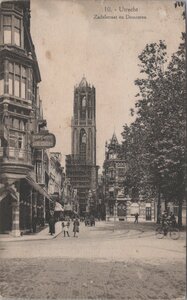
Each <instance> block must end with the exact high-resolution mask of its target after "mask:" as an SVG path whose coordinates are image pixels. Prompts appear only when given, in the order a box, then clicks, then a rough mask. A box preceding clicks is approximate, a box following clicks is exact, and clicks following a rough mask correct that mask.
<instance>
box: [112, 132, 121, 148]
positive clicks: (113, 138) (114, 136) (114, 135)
mask: <svg viewBox="0 0 187 300" xmlns="http://www.w3.org/2000/svg"><path fill="white" fill-rule="evenodd" d="M110 144H117V145H118V144H119V143H118V139H117V137H116V134H115V132H114V133H113V136H112V139H111V142H110Z"/></svg>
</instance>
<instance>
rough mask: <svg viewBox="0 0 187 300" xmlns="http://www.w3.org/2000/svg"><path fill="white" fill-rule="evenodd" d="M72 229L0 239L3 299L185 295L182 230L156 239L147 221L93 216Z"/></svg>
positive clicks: (0, 270) (138, 297) (152, 297)
mask: <svg viewBox="0 0 187 300" xmlns="http://www.w3.org/2000/svg"><path fill="white" fill-rule="evenodd" d="M70 235H71V236H70V238H68V237H66V238H64V237H63V236H62V234H61V233H60V234H59V235H58V236H57V237H56V238H54V239H52V240H50V241H49V240H41V241H40V240H38V241H14V242H1V244H0V257H1V262H0V290H1V296H2V299H3V298H4V297H6V298H7V297H8V298H12V299H15V298H16V297H19V298H24V299H25V298H29V299H32V298H33V299H37V298H42V299H45V298H46V299H57V298H59V299H75V298H77V299H142V300H144V299H184V295H185V253H186V248H185V232H182V233H181V237H180V239H179V240H172V239H170V237H169V236H167V237H165V238H164V239H162V240H159V239H156V237H155V233H154V227H153V226H152V225H149V224H146V225H144V224H143V225H142V224H128V223H123V222H121V223H120V222H116V223H115V224H114V223H105V222H96V227H85V226H84V224H81V226H80V234H79V237H78V238H74V237H73V233H72V227H71V228H70ZM150 279H151V280H150Z"/></svg>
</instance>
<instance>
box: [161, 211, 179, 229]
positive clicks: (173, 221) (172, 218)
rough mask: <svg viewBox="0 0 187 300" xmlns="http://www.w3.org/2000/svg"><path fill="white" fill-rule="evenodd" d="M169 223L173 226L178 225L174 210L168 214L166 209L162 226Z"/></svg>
mask: <svg viewBox="0 0 187 300" xmlns="http://www.w3.org/2000/svg"><path fill="white" fill-rule="evenodd" d="M168 223H169V224H170V225H171V226H173V227H175V226H176V217H175V215H174V213H173V212H170V214H168V212H167V211H166V210H164V212H163V214H162V216H161V224H162V226H166V225H168Z"/></svg>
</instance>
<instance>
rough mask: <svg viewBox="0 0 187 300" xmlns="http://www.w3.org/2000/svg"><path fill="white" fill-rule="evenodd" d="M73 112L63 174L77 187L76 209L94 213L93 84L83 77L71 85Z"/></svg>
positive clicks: (94, 124) (95, 172)
mask: <svg viewBox="0 0 187 300" xmlns="http://www.w3.org/2000/svg"><path fill="white" fill-rule="evenodd" d="M73 112H74V113H73V118H72V123H71V129H72V154H71V155H67V157H66V176H67V177H68V178H70V182H71V184H72V186H73V188H75V189H76V190H77V199H78V203H79V213H80V215H84V214H85V213H86V212H87V213H95V195H96V194H97V180H98V179H97V177H98V167H97V166H96V99H95V88H94V86H90V85H89V84H88V82H87V81H86V78H85V77H83V78H82V80H81V82H80V84H79V85H78V86H76V87H75V89H74V109H73ZM88 199H90V201H89V203H88Z"/></svg>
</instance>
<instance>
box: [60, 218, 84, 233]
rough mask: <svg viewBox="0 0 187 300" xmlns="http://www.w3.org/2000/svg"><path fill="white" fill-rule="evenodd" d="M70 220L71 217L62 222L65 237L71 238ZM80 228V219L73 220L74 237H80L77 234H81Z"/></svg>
mask: <svg viewBox="0 0 187 300" xmlns="http://www.w3.org/2000/svg"><path fill="white" fill-rule="evenodd" d="M70 222H71V221H70V218H69V217H66V218H65V220H63V221H62V231H63V233H64V237H66V236H67V237H70V235H69V227H70ZM79 226H80V223H79V219H78V218H75V219H74V220H73V234H74V235H73V236H74V237H78V236H77V235H76V234H77V233H78V232H79Z"/></svg>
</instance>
